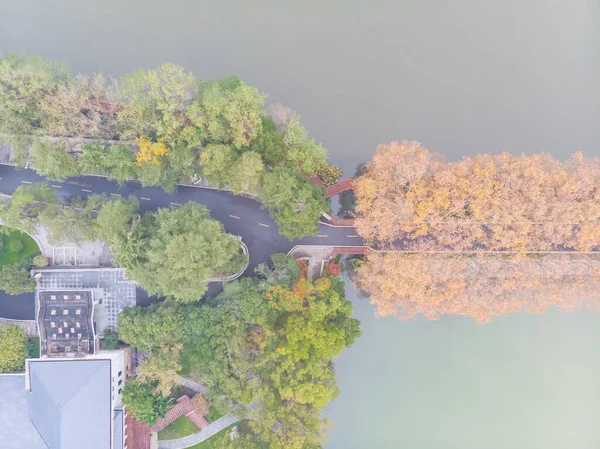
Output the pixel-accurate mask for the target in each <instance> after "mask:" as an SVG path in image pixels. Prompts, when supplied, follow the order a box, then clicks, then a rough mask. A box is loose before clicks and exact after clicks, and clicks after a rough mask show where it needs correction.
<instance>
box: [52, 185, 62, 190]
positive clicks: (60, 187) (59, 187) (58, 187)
mask: <svg viewBox="0 0 600 449" xmlns="http://www.w3.org/2000/svg"><path fill="white" fill-rule="evenodd" d="M50 187H54V188H55V189H62V186H55V185H54V184H52V185H51V186H50Z"/></svg>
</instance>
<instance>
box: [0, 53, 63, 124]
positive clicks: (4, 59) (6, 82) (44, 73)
mask: <svg viewBox="0 0 600 449" xmlns="http://www.w3.org/2000/svg"><path fill="white" fill-rule="evenodd" d="M67 78H68V76H67V72H66V69H65V66H64V64H62V63H58V62H53V61H50V60H48V59H45V58H43V57H41V56H30V57H29V56H25V55H22V54H18V53H10V54H8V55H6V56H1V55H0V86H2V89H0V132H1V133H6V134H16V135H18V134H33V133H35V132H36V131H37V130H38V129H39V128H40V127H41V125H42V118H43V113H42V110H41V103H42V100H43V99H44V97H46V96H47V95H49V94H50V93H51V92H53V91H54V90H55V89H56V88H57V86H59V85H60V84H63V83H65V82H66V80H67Z"/></svg>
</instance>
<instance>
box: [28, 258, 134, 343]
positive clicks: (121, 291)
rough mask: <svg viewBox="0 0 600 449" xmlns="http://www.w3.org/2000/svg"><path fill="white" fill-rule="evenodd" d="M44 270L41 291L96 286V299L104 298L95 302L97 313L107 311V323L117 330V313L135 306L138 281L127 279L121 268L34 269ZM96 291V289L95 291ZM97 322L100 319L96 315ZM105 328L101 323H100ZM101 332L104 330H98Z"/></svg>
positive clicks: (39, 288)
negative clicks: (97, 302)
mask: <svg viewBox="0 0 600 449" xmlns="http://www.w3.org/2000/svg"><path fill="white" fill-rule="evenodd" d="M34 271H35V272H36V273H41V274H42V277H41V278H40V279H38V290H40V291H42V290H60V289H65V290H74V289H93V290H94V299H98V300H100V301H102V303H101V304H100V305H98V304H97V305H96V306H95V308H96V311H95V312H94V313H95V314H98V313H99V312H101V311H100V310H98V309H103V311H102V313H104V311H105V313H106V321H107V322H106V325H107V326H108V327H110V328H112V329H114V328H115V327H116V325H117V315H118V314H119V313H120V312H121V311H122V310H123V309H124V308H125V307H133V306H135V300H136V284H135V282H133V281H131V280H129V279H127V277H126V276H125V270H124V269H122V268H68V269H67V268H65V269H54V268H44V269H36V270H34ZM96 290H97V292H96ZM94 321H97V319H96V318H94ZM101 327H102V326H101ZM98 331H99V332H101V329H98Z"/></svg>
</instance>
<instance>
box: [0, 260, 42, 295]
mask: <svg viewBox="0 0 600 449" xmlns="http://www.w3.org/2000/svg"><path fill="white" fill-rule="evenodd" d="M0 290H4V291H5V292H6V293H8V294H9V295H21V294H23V293H27V292H33V291H35V279H33V278H32V277H30V276H29V264H28V263H26V262H23V263H19V264H11V265H4V266H3V267H2V269H1V270H0Z"/></svg>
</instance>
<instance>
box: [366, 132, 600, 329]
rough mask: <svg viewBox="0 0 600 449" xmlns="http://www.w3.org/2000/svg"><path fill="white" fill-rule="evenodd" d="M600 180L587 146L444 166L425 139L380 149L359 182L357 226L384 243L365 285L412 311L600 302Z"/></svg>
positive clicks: (390, 310)
mask: <svg viewBox="0 0 600 449" xmlns="http://www.w3.org/2000/svg"><path fill="white" fill-rule="evenodd" d="M599 185H600V159H598V158H594V159H589V158H588V159H586V158H584V157H583V155H581V154H580V153H578V154H576V155H575V156H573V157H572V158H571V159H569V160H567V161H565V162H559V161H557V160H556V159H554V158H553V157H551V156H549V155H546V154H536V155H531V156H526V155H522V156H512V155H509V154H506V153H504V154H500V155H492V156H490V155H479V156H476V157H475V158H465V159H463V160H461V161H459V162H453V163H447V162H443V161H442V160H441V159H440V158H439V157H438V156H434V155H432V154H431V153H430V152H429V151H428V150H426V149H424V148H423V147H421V146H420V145H419V144H418V143H417V142H403V143H398V142H393V143H391V144H389V145H381V146H380V147H379V148H378V149H377V152H376V154H375V156H374V158H373V160H372V161H371V162H370V163H369V164H368V165H367V170H366V172H365V174H364V175H363V176H361V177H359V178H358V179H357V180H356V196H357V202H356V222H355V223H356V229H357V232H358V233H359V234H360V235H361V236H362V237H363V238H364V239H365V240H366V241H367V242H368V243H369V244H370V245H371V246H372V247H374V248H376V249H378V250H379V251H372V252H371V253H370V254H369V255H368V257H367V260H366V263H364V264H363V265H362V266H361V267H360V268H359V270H358V273H357V276H356V281H357V283H358V285H359V286H360V287H361V289H362V290H364V291H365V292H366V293H367V294H369V295H371V301H372V302H374V303H375V304H376V305H377V310H378V313H379V314H380V315H390V314H395V315H398V316H400V317H403V318H409V317H412V316H414V315H415V314H418V313H422V314H424V315H425V316H427V317H428V318H431V319H435V318H437V317H438V316H439V315H440V314H459V315H464V316H469V317H473V318H475V319H476V320H477V321H479V322H484V321H488V320H489V319H491V317H493V316H494V315H505V314H507V313H511V312H517V311H520V310H526V311H531V312H541V311H542V310H544V309H545V308H546V307H548V306H549V305H557V306H560V307H563V308H566V309H572V308H574V307H577V306H579V305H581V304H582V303H585V302H586V300H588V301H591V302H592V303H596V304H597V303H598V302H599V301H600V289H599V287H598V286H599V285H600V263H599V261H598V259H597V254H596V255H594V254H592V253H593V252H597V251H598V250H599V249H600V191H599V190H598V186H599ZM398 249H400V250H403V251H405V252H404V253H402V252H397V251H394V250H398ZM388 250H389V252H388ZM590 252H592V253H590Z"/></svg>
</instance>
